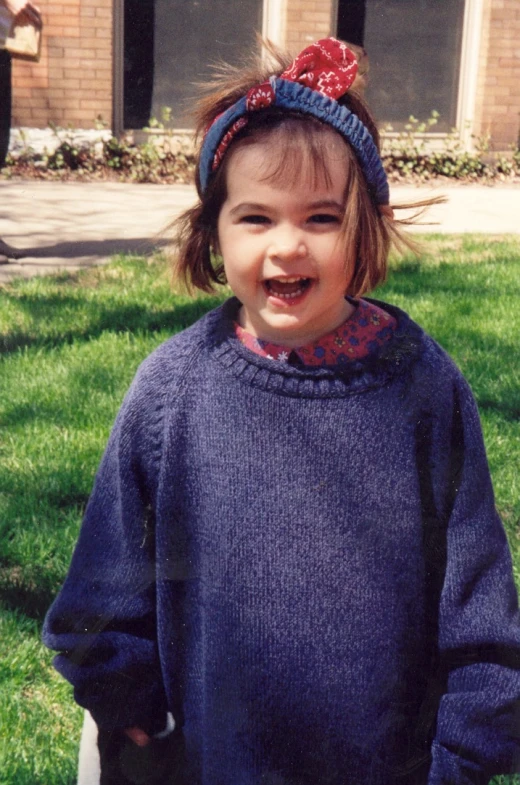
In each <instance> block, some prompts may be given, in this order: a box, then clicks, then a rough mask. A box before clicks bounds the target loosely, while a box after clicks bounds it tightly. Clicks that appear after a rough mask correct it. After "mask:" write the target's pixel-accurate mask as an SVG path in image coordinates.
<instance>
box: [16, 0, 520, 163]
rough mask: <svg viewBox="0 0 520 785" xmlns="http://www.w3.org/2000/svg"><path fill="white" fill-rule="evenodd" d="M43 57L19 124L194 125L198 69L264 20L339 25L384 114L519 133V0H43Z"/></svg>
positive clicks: (239, 45) (498, 144)
mask: <svg viewBox="0 0 520 785" xmlns="http://www.w3.org/2000/svg"><path fill="white" fill-rule="evenodd" d="M39 5H40V7H41V10H42V13H43V17H44V22H45V29H44V40H43V50H42V58H41V60H40V62H39V63H38V64H30V63H26V62H22V61H16V62H15V63H14V69H13V70H14V76H13V93H14V94H13V99H14V105H13V126H22V127H24V126H25V127H34V128H42V127H45V126H47V125H48V124H49V123H54V124H56V125H57V126H60V127H74V128H93V127H95V126H96V124H97V123H99V122H104V123H105V124H106V125H108V127H111V128H112V129H113V130H114V131H115V132H116V133H117V132H120V131H122V130H124V129H130V128H134V129H137V128H142V127H143V126H145V125H146V124H147V123H148V121H149V119H150V117H158V116H159V115H160V113H161V111H162V107H166V106H168V107H170V108H171V110H172V118H173V124H174V126H175V127H176V128H185V129H189V128H190V125H191V120H190V114H189V112H190V106H191V104H192V100H191V99H192V97H193V96H194V95H196V94H197V89H198V88H197V87H196V83H197V82H204V81H205V80H207V79H208V78H209V77H210V76H211V64H214V63H215V62H216V61H218V60H225V61H228V62H236V61H238V60H239V59H240V58H241V57H242V56H243V55H244V53H247V52H248V51H250V50H251V49H252V48H254V47H257V46H258V42H257V38H256V35H257V33H261V34H263V35H264V36H266V37H268V38H269V39H270V40H272V41H273V42H275V43H277V44H279V45H281V46H283V47H286V48H288V49H290V50H291V51H293V52H297V51H299V50H300V49H302V48H303V47H304V46H305V45H307V44H308V43H309V42H311V41H313V40H315V39H317V38H321V37H324V36H326V35H329V34H332V35H337V36H338V37H340V38H343V39H344V40H348V41H351V42H352V43H357V44H361V45H363V46H365V48H366V50H367V52H368V55H369V58H370V72H371V75H370V83H369V88H368V93H367V98H368V100H369V103H370V105H371V107H372V108H373V110H374V112H375V114H376V116H377V117H378V119H379V121H380V124H381V125H382V126H387V125H389V124H390V125H391V126H392V127H393V128H394V130H396V131H398V130H399V129H400V128H402V127H403V126H404V125H405V124H406V122H407V120H408V117H409V115H411V114H413V115H414V116H415V117H417V118H419V119H420V120H425V119H427V118H428V117H429V116H430V114H431V112H432V111H433V110H435V111H436V112H438V113H439V120H438V123H437V125H436V126H435V129H434V130H435V132H436V133H439V134H446V133H448V132H449V131H450V130H451V129H452V128H454V127H456V128H457V129H458V130H459V132H460V134H461V135H462V137H463V139H464V140H465V142H466V144H467V146H468V147H470V146H471V144H472V140H474V139H475V138H476V137H486V136H489V138H490V143H491V148H492V149H495V150H506V149H508V148H509V147H511V146H513V145H517V144H518V139H519V133H520V0H39Z"/></svg>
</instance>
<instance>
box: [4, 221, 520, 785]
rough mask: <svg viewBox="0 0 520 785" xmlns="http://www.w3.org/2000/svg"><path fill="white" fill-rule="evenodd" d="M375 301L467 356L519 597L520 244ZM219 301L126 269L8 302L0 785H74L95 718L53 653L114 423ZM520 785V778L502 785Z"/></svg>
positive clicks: (471, 255) (19, 284)
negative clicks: (61, 605)
mask: <svg viewBox="0 0 520 785" xmlns="http://www.w3.org/2000/svg"><path fill="white" fill-rule="evenodd" d="M426 248H427V250H426V253H425V254H424V256H423V258H422V259H421V260H420V261H419V262H417V261H415V260H412V259H410V258H408V259H405V260H403V261H402V262H400V263H396V264H395V265H394V269H393V272H392V274H391V276H390V279H389V281H388V283H387V284H386V286H385V287H383V288H382V289H380V290H379V291H378V292H377V293H376V296H378V297H382V298H384V299H387V300H388V301H390V302H393V303H395V304H397V305H399V306H402V307H404V308H405V309H406V310H407V311H409V312H410V314H411V315H412V316H413V317H414V318H416V319H417V320H418V321H419V322H420V323H421V324H422V325H423V326H424V327H425V328H426V329H427V330H428V331H429V332H430V333H431V334H433V335H434V337H435V338H437V339H438V340H439V341H440V343H441V344H442V345H443V346H445V348H446V349H447V350H448V351H449V352H450V354H452V356H453V357H454V358H455V360H456V361H457V363H458V364H459V366H460V367H461V368H462V370H463V372H464V373H465V375H466V377H467V378H468V380H469V381H470V383H471V385H472V387H473V389H474V391H475V394H476V396H477V400H478V403H479V407H480V411H481V415H482V421H483V427H484V434H485V439H486V445H487V449H488V455H489V460H490V465H491V470H492V474H493V479H494V483H495V488H496V494H497V504H498V507H499V509H500V511H501V513H502V516H503V518H504V521H505V523H506V527H507V531H508V536H509V539H510V542H511V546H512V550H513V554H514V560H515V571H516V575H517V577H518V578H519V583H520V535H519V526H518V523H519V520H520V484H519V480H518V476H517V475H518V471H517V467H518V466H519V465H520V400H519V396H520V394H519V392H518V391H519V389H520V384H519V382H520V379H519V363H518V361H517V359H516V358H517V354H518V349H517V344H518V336H519V335H520V307H519V294H520V284H519V281H520V243H519V241H518V240H514V239H510V240H508V239H505V240H503V241H501V242H499V241H497V240H494V239H483V238H480V237H475V236H468V237H454V236H451V237H440V236H433V235H432V236H430V237H429V238H428V240H427V246H426ZM217 302H219V299H218V298H211V297H206V296H200V297H198V298H197V299H196V300H191V299H190V298H188V297H187V296H185V295H181V294H179V293H172V291H171V289H170V287H169V282H168V275H167V272H166V269H165V266H164V264H163V263H162V262H161V261H160V260H157V261H156V262H154V263H152V264H150V263H149V262H146V261H145V260H142V259H135V258H120V259H117V260H115V261H114V262H113V263H112V264H111V265H109V266H107V267H102V268H98V269H96V270H92V271H88V272H86V273H82V274H78V275H63V276H57V277H56V276H55V277H49V278H45V279H33V280H30V281H24V280H17V281H14V282H13V283H12V284H9V285H8V286H5V287H4V288H3V289H0V353H1V356H0V647H1V653H0V785H72V783H73V782H74V772H75V755H76V748H77V738H78V734H79V728H80V724H81V712H80V711H79V710H78V709H77V707H75V705H74V703H73V701H72V699H71V696H70V690H69V687H68V686H67V684H66V683H65V682H64V681H63V680H62V679H60V678H59V677H58V676H57V675H56V674H55V673H54V671H53V670H52V668H51V665H50V660H51V656H50V654H49V653H48V652H47V651H45V650H44V649H43V647H42V646H41V644H40V643H39V629H40V625H41V620H42V617H43V614H44V612H45V610H46V608H47V607H48V605H49V603H50V601H51V598H52V596H53V595H54V593H55V592H56V590H57V588H58V586H59V584H60V582H61V581H62V580H63V576H64V574H65V571H66V568H67V564H68V562H69V559H70V554H71V550H72V547H73V544H74V541H75V539H76V536H77V532H78V527H79V524H80V520H81V514H82V510H83V508H84V505H85V502H86V500H87V497H88V494H89V491H90V488H91V484H92V479H93V475H94V472H95V470H96V467H97V464H98V461H99V458H100V456H101V452H102V450H103V448H104V445H105V442H106V439H107V436H108V433H109V430H110V426H111V423H112V421H113V418H114V416H115V414H116V412H117V409H118V407H119V405H120V402H121V400H122V397H123V395H124V393H125V391H126V389H127V387H128V384H129V383H130V380H131V378H132V376H133V374H134V372H135V369H136V367H137V365H138V364H139V362H140V361H141V360H142V359H143V358H144V357H145V356H147V355H148V354H149V353H150V351H152V349H153V348H154V347H155V346H157V345H158V344H159V343H160V342H162V341H163V340H165V339H166V338H167V337H168V336H170V335H171V334H172V333H174V332H177V331H178V330H180V329H182V328H184V327H185V326H187V325H188V324H190V323H192V322H193V321H194V320H195V319H197V318H198V317H199V316H200V315H201V314H202V313H203V312H205V311H206V310H208V309H209V308H211V307H214V306H215V305H216V304H217ZM513 781H514V782H515V783H516V785H520V778H518V779H510V778H509V779H508V778H505V779H504V780H503V785H506V783H507V785H512V783H513Z"/></svg>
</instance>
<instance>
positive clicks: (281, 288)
mask: <svg viewBox="0 0 520 785" xmlns="http://www.w3.org/2000/svg"><path fill="white" fill-rule="evenodd" d="M262 283H263V286H264V289H265V291H266V292H267V295H268V297H270V298H272V299H275V300H278V299H281V300H283V301H284V303H287V304H289V305H292V304H296V302H299V301H300V299H301V297H302V296H303V295H304V294H305V293H306V292H307V291H308V289H309V287H310V286H311V284H312V279H311V278H304V277H303V276H300V275H293V276H286V277H280V278H266V279H265V280H264V281H263V282H262Z"/></svg>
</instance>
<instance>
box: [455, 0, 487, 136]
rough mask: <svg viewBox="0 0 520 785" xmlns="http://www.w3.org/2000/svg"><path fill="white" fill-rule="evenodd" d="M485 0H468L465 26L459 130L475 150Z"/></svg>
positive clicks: (461, 65)
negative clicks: (474, 136)
mask: <svg viewBox="0 0 520 785" xmlns="http://www.w3.org/2000/svg"><path fill="white" fill-rule="evenodd" d="M483 6H484V3H483V0H466V3H465V6H464V23H463V27H462V47H461V54H460V74H459V93H458V102H457V130H458V132H459V135H460V139H461V141H462V143H463V145H464V148H465V149H466V150H468V151H471V150H473V148H474V143H473V133H474V130H475V108H476V103H477V84H478V75H479V65H480V47H481V41H482V21H483V13H484V8H483Z"/></svg>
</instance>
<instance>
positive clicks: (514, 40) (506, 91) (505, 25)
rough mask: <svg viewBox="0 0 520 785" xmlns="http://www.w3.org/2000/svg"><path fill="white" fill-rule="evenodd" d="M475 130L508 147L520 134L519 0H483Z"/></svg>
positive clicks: (496, 144)
mask: <svg viewBox="0 0 520 785" xmlns="http://www.w3.org/2000/svg"><path fill="white" fill-rule="evenodd" d="M480 51H481V56H482V57H481V62H482V67H481V70H480V73H479V79H478V86H477V96H476V98H477V101H476V112H475V133H476V134H477V135H479V136H482V135H486V134H490V136H491V147H492V149H495V150H504V149H507V148H508V147H509V146H510V145H512V144H516V143H517V142H518V138H519V134H520V0H484V16H483V25H482V42H481V50H480Z"/></svg>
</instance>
